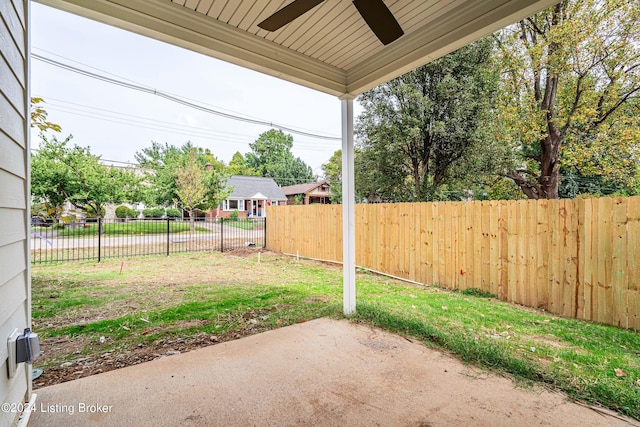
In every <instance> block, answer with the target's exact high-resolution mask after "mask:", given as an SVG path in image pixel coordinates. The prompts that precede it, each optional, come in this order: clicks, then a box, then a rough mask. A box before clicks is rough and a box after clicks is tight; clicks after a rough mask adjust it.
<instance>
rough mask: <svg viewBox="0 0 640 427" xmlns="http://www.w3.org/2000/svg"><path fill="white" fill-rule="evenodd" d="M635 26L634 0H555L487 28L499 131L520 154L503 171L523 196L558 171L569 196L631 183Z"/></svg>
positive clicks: (638, 38)
mask: <svg viewBox="0 0 640 427" xmlns="http://www.w3.org/2000/svg"><path fill="white" fill-rule="evenodd" d="M638 28H640V1H638V0H607V1H603V0H565V1H562V2H560V3H558V4H557V5H556V6H554V7H552V8H550V9H548V10H545V11H543V12H541V13H539V14H537V15H535V16H532V17H531V18H528V19H526V20H523V21H521V22H519V23H518V24H516V25H513V26H511V27H509V28H507V29H505V30H504V31H502V32H501V33H499V34H497V35H496V40H498V41H499V46H500V49H499V52H500V62H501V65H502V69H503V78H502V81H503V84H504V85H503V89H504V92H503V97H502V102H501V113H500V115H499V118H500V120H501V122H502V124H503V126H502V127H501V130H502V131H504V132H503V133H502V134H501V135H500V137H502V139H503V140H504V141H505V142H507V143H511V144H515V145H517V146H518V153H519V154H520V155H521V161H520V163H519V165H518V167H517V168H513V169H512V170H510V171H508V173H507V174H506V176H508V177H509V178H511V179H512V180H513V181H514V182H515V183H516V184H517V185H518V186H519V187H520V189H521V190H522V191H523V192H524V194H526V195H527V196H528V197H529V198H533V199H540V198H549V199H551V198H557V197H558V196H559V189H560V181H561V179H560V178H561V177H560V173H561V171H562V172H564V174H565V176H566V178H567V179H566V180H565V183H566V184H567V185H569V186H571V185H574V186H577V187H576V188H577V189H576V190H575V191H573V195H575V193H576V192H580V188H579V184H581V183H582V185H584V184H588V183H592V184H593V183H597V182H600V183H602V184H603V185H620V186H622V187H627V188H633V187H634V181H635V183H637V179H638V141H639V139H640V131H639V130H638V129H639V127H638V126H639V122H638V112H639V111H638V103H637V99H638V97H639V95H640V31H639V30H638ZM614 183H617V184H614ZM635 186H636V187H637V184H635ZM569 190H570V189H568V188H567V189H565V193H566V195H571V193H572V191H569ZM583 192H584V191H583Z"/></svg>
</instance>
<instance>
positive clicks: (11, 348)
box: [7, 329, 20, 378]
mask: <svg viewBox="0 0 640 427" xmlns="http://www.w3.org/2000/svg"><path fill="white" fill-rule="evenodd" d="M19 336H20V331H19V330H18V329H14V330H13V332H11V334H9V338H7V354H8V355H9V360H8V361H7V370H8V371H9V372H8V373H9V378H13V377H14V376H15V375H16V370H17V369H18V364H17V363H16V341H18V337H19Z"/></svg>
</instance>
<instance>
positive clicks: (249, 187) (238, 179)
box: [227, 175, 287, 200]
mask: <svg viewBox="0 0 640 427" xmlns="http://www.w3.org/2000/svg"><path fill="white" fill-rule="evenodd" d="M227 186H228V187H231V186H233V191H232V192H231V194H230V195H229V199H239V200H247V199H258V198H259V199H260V200H264V199H268V200H287V196H285V195H284V193H283V192H282V189H280V187H278V184H276V182H275V181H274V180H273V178H263V177H261V176H242V175H233V176H232V177H230V178H229V179H228V180H227ZM254 196H261V197H254Z"/></svg>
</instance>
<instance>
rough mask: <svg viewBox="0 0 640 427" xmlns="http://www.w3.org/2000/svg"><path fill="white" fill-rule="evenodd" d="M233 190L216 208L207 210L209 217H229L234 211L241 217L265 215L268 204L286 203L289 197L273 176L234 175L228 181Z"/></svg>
mask: <svg viewBox="0 0 640 427" xmlns="http://www.w3.org/2000/svg"><path fill="white" fill-rule="evenodd" d="M227 186H228V187H231V188H232V189H233V190H232V191H231V194H229V196H228V197H227V199H226V200H224V201H223V202H222V204H221V205H220V206H218V207H217V208H216V209H212V210H210V211H209V212H207V218H229V216H230V215H231V213H232V212H233V211H236V210H237V211H238V214H239V217H240V218H243V217H252V216H255V217H265V216H266V207H267V206H278V205H286V204H287V197H286V196H285V195H284V193H283V192H282V189H280V187H279V186H278V184H276V182H275V181H274V180H273V178H263V177H260V176H240V175H233V176H232V177H230V178H229V180H228V181H227Z"/></svg>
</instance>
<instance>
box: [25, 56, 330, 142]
mask: <svg viewBox="0 0 640 427" xmlns="http://www.w3.org/2000/svg"><path fill="white" fill-rule="evenodd" d="M31 57H32V58H34V59H37V60H39V61H42V62H45V63H47V64H49V65H53V66H55V67H59V68H62V69H64V70H67V71H71V72H74V73H77V74H80V75H83V76H86V77H90V78H93V79H97V80H101V81H103V82H106V83H110V84H114V85H118V86H121V87H124V88H127V89H131V90H137V91H140V92H145V93H148V94H151V95H155V96H159V97H161V98H165V99H167V100H169V101H172V102H175V103H177V104H181V105H185V106H187V107H191V108H194V109H196V110H200V111H203V112H205V113H209V114H213V115H216V116H220V117H224V118H227V119H231V120H237V121H241V122H244V123H250V124H254V125H260V126H269V127H273V128H277V129H280V130H282V131H287V132H291V133H294V134H297V135H302V136H307V137H310V138H317V139H324V140H330V141H339V140H340V139H341V138H338V137H333V136H327V135H320V134H316V133H311V132H305V131H301V130H297V129H294V128H291V127H288V126H283V125H280V124H277V123H273V122H268V121H264V120H258V119H252V118H248V117H241V116H238V115H235V114H230V113H225V112H222V111H218V110H214V109H212V108H208V107H205V106H203V105H199V104H196V103H193V102H190V101H187V100H185V99H183V98H179V97H177V96H174V95H171V94H169V93H166V92H161V91H158V90H156V89H152V88H149V87H144V86H141V85H139V84H136V83H129V82H126V81H123V80H120V79H115V78H112V77H107V76H104V75H100V74H96V73H93V72H91V71H87V70H83V69H81V68H78V67H74V66H73V65H69V64H65V63H63V62H59V61H56V60H54V59H51V58H47V57H45V56H41V55H38V54H37V53H31Z"/></svg>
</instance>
